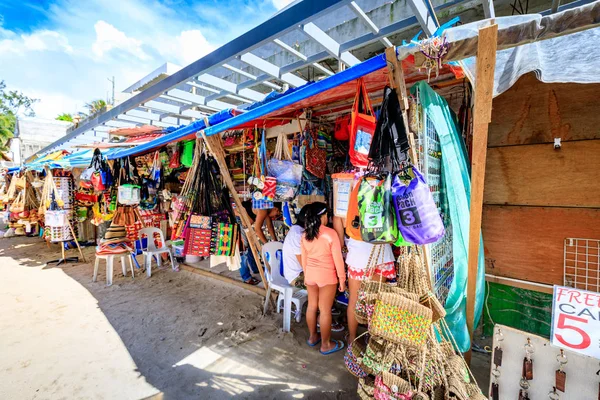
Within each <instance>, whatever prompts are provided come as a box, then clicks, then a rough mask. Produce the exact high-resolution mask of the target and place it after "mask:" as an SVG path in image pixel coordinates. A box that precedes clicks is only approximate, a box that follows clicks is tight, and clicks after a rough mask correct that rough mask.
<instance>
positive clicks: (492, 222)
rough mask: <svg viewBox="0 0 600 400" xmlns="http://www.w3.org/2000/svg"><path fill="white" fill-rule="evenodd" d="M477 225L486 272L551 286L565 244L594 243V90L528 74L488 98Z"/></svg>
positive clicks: (599, 218)
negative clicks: (488, 118) (557, 144)
mask: <svg viewBox="0 0 600 400" xmlns="http://www.w3.org/2000/svg"><path fill="white" fill-rule="evenodd" d="M554 138H561V142H562V147H561V149H559V150H555V149H554V145H553V143H554ZM482 225H483V238H484V243H485V256H486V272H487V273H488V274H492V275H496V276H501V277H508V278H514V279H520V280H526V281H531V282H539V283H545V284H550V285H552V284H562V283H563V251H564V250H563V243H564V239H565V238H569V237H575V238H595V239H600V84H589V85H579V84H562V83H561V84H554V83H553V84H547V83H541V82H540V81H538V80H537V79H536V77H535V75H534V74H528V75H525V76H523V77H521V79H519V81H518V82H517V83H516V84H515V85H514V86H513V87H512V88H511V89H510V90H508V91H507V92H505V93H503V94H502V95H500V96H498V97H497V98H495V99H494V102H493V112H492V122H491V124H490V129H489V142H488V157H487V168H486V180H485V193H484V210H483V222H482Z"/></svg>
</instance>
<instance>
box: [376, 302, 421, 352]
mask: <svg viewBox="0 0 600 400" xmlns="http://www.w3.org/2000/svg"><path fill="white" fill-rule="evenodd" d="M431 323H432V322H431V310H430V309H429V308H427V307H425V306H422V305H421V304H419V303H418V302H417V301H414V300H411V299H409V298H407V297H405V296H403V295H401V294H399V293H384V292H381V293H379V295H378V299H377V302H376V303H375V309H374V310H373V316H372V317H371V321H370V323H369V332H370V333H371V334H372V335H375V336H379V337H382V338H384V339H386V340H389V341H391V342H393V343H396V344H399V345H402V346H406V347H414V348H422V347H423V346H425V343H426V341H427V335H428V333H429V330H430V329H431Z"/></svg>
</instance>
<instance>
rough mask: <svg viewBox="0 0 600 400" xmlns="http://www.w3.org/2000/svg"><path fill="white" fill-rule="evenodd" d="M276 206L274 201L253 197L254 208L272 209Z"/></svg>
mask: <svg viewBox="0 0 600 400" xmlns="http://www.w3.org/2000/svg"><path fill="white" fill-rule="evenodd" d="M273 207H275V205H274V204H273V202H272V201H269V200H265V199H258V200H257V199H254V198H253V199H252V208H254V209H256V210H270V209H271V208H273Z"/></svg>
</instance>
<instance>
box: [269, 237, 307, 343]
mask: <svg viewBox="0 0 600 400" xmlns="http://www.w3.org/2000/svg"><path fill="white" fill-rule="evenodd" d="M282 248H283V244H282V243H280V242H269V243H266V244H265V245H264V246H263V247H262V256H263V259H264V260H265V261H266V262H267V263H268V264H269V266H270V267H271V272H269V271H268V270H265V276H266V278H267V281H268V283H269V288H268V290H267V297H266V298H265V305H264V310H263V312H264V313H266V312H267V309H268V307H269V299H270V296H271V290H277V291H278V292H279V296H278V298H277V312H278V313H279V312H280V311H281V302H283V331H284V332H289V331H290V327H291V314H292V303H293V304H294V306H296V313H295V317H296V322H300V318H301V317H302V307H304V304H305V303H306V301H307V300H308V293H307V292H306V290H301V289H298V288H295V287H293V286H292V285H290V284H289V283H288V281H287V280H286V279H285V278H284V277H283V276H282V275H281V263H282V257H281V255H280V254H281V253H280V252H279V250H282Z"/></svg>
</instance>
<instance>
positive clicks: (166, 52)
mask: <svg viewBox="0 0 600 400" xmlns="http://www.w3.org/2000/svg"><path fill="white" fill-rule="evenodd" d="M215 48H216V47H215V46H214V45H213V44H211V43H209V42H208V40H206V38H205V37H204V35H203V34H202V32H200V31H199V30H198V29H191V30H187V31H183V32H181V34H179V35H178V36H177V37H175V38H172V37H166V38H164V40H163V41H162V45H159V46H158V51H159V52H160V53H161V55H163V56H164V57H166V58H167V59H168V60H169V61H172V62H175V63H177V64H179V65H182V66H186V65H188V64H191V63H192V62H194V61H196V60H197V59H199V58H201V57H203V56H205V55H207V54H208V53H210V52H211V51H213V50H214V49H215Z"/></svg>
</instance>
